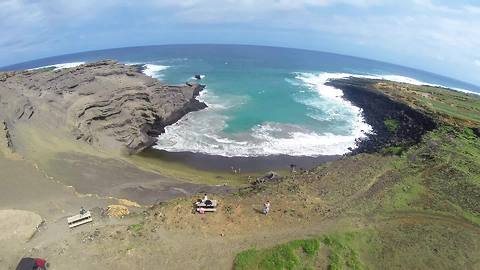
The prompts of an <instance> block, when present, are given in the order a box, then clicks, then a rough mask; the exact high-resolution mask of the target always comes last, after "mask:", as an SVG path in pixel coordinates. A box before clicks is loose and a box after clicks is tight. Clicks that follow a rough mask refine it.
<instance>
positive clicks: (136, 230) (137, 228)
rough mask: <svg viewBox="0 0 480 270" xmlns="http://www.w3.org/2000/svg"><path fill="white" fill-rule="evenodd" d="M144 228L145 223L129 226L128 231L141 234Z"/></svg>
mask: <svg viewBox="0 0 480 270" xmlns="http://www.w3.org/2000/svg"><path fill="white" fill-rule="evenodd" d="M143 227H144V225H143V223H138V224H132V225H130V226H128V230H129V231H132V232H134V233H139V232H141V231H142V230H143Z"/></svg>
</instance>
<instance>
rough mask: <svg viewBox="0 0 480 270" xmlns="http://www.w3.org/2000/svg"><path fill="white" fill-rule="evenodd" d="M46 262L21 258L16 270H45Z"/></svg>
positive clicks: (38, 259)
mask: <svg viewBox="0 0 480 270" xmlns="http://www.w3.org/2000/svg"><path fill="white" fill-rule="evenodd" d="M46 264H47V262H46V261H45V260H44V259H40V258H22V260H21V261H20V263H18V265H17V268H16V270H47V267H46Z"/></svg>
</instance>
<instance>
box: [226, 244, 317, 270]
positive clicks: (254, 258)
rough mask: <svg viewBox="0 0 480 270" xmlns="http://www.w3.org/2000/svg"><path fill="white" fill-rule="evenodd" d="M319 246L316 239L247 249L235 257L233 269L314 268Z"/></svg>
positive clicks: (281, 269) (279, 269)
mask: <svg viewBox="0 0 480 270" xmlns="http://www.w3.org/2000/svg"><path fill="white" fill-rule="evenodd" d="M319 248H320V241H319V240H318V239H309V240H296V241H292V242H289V243H287V244H283V245H279V246H277V247H274V248H272V249H267V250H257V249H249V250H246V251H243V252H241V253H240V254H238V255H237V257H236V258H235V263H234V265H235V267H234V269H235V270H254V269H265V270H283V269H288V270H294V269H315V260H316V258H317V254H318V251H319Z"/></svg>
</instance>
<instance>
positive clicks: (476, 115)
mask: <svg viewBox="0 0 480 270" xmlns="http://www.w3.org/2000/svg"><path fill="white" fill-rule="evenodd" d="M374 87H375V88H376V89H378V90H380V91H382V92H384V93H385V94H387V95H388V96H390V97H392V98H394V99H397V100H400V101H402V102H404V103H406V104H408V105H409V106H411V107H413V108H415V109H419V110H421V111H423V112H426V113H428V114H430V115H432V116H433V117H435V118H436V119H438V120H440V121H441V122H444V123H447V124H449V125H453V126H457V127H462V128H463V127H478V126H480V96H478V95H474V94H467V93H462V92H458V91H453V90H449V89H445V88H441V87H431V86H423V85H422V86H421V85H411V84H405V83H395V82H380V83H376V84H375V85H374Z"/></svg>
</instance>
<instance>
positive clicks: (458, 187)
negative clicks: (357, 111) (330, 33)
mask: <svg viewBox="0 0 480 270" xmlns="http://www.w3.org/2000/svg"><path fill="white" fill-rule="evenodd" d="M375 87H376V88H377V89H380V90H381V91H384V92H385V93H386V94H387V95H388V96H390V97H392V98H393V99H395V100H399V101H401V102H405V103H406V104H408V105H409V106H411V107H413V108H415V109H418V110H422V111H423V112H425V113H427V114H429V115H432V116H433V117H435V119H436V121H437V122H438V123H439V124H440V125H439V128H438V129H436V130H434V131H431V132H428V133H427V134H426V135H425V136H424V137H423V138H422V141H421V142H420V143H419V144H417V145H415V146H412V147H410V148H409V149H401V151H391V149H385V151H382V153H379V154H374V155H357V156H353V157H347V158H345V159H343V160H340V161H338V162H334V163H330V164H327V165H324V166H321V167H319V168H317V169H314V170H312V171H310V172H306V173H304V174H302V175H301V176H300V177H297V178H296V179H295V181H296V183H299V182H300V184H297V185H299V186H300V187H301V188H300V189H301V190H303V191H304V192H306V193H308V194H315V193H316V194H318V195H319V196H320V198H321V199H322V203H323V204H324V205H327V206H326V208H328V209H329V211H330V212H329V213H331V214H330V216H335V217H343V218H351V217H359V218H360V219H361V220H363V224H364V226H360V227H361V228H359V226H338V227H337V229H336V230H334V231H333V232H332V233H328V234H321V235H317V236H313V238H311V239H308V240H298V241H293V242H287V243H285V244H281V245H278V246H273V247H270V248H267V249H249V250H246V251H243V252H241V253H239V254H238V255H237V257H236V260H235V264H234V269H327V268H328V269H480V138H479V137H478V134H476V133H478V131H477V130H476V129H475V128H476V127H478V126H480V124H479V123H480V98H478V97H475V96H471V95H467V94H463V93H458V92H455V91H446V90H443V89H439V88H434V87H425V86H411V85H405V84H397V83H384V82H382V83H378V84H376V85H375ZM386 122H387V123H385V124H386V125H388V126H390V127H391V128H392V129H393V128H394V127H395V126H396V125H395V123H391V121H386ZM304 245H308V246H314V247H315V248H314V249H313V248H311V249H309V252H306V251H305V247H304Z"/></svg>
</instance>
